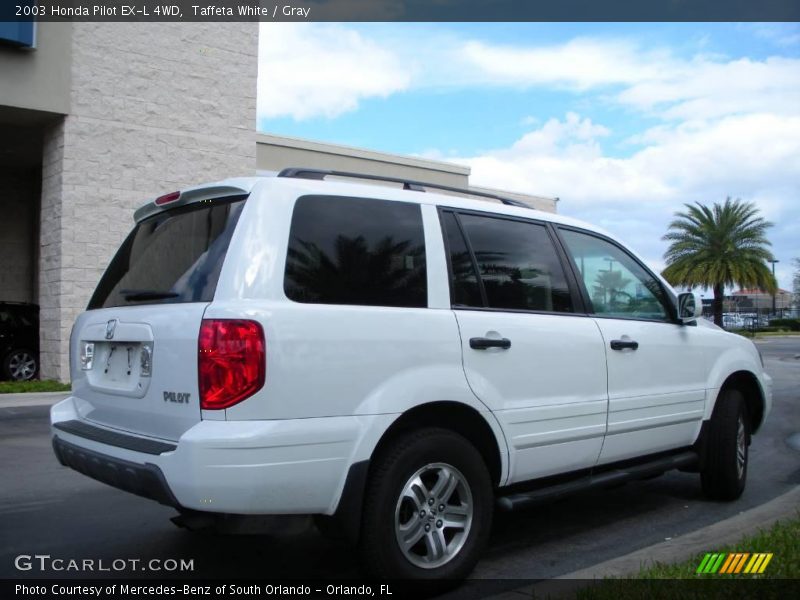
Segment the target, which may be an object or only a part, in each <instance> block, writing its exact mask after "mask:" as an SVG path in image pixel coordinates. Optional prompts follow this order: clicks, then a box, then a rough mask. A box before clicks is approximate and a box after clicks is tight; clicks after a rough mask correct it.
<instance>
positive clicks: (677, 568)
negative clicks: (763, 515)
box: [575, 514, 800, 600]
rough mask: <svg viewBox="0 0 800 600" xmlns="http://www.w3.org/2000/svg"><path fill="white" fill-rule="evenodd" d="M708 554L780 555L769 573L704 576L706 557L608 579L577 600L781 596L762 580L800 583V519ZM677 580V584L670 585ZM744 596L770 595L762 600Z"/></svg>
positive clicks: (582, 592) (580, 592)
mask: <svg viewBox="0 0 800 600" xmlns="http://www.w3.org/2000/svg"><path fill="white" fill-rule="evenodd" d="M707 551H708V552H726V553H729V552H748V553H751V554H753V553H756V552H771V553H773V554H774V556H773V557H772V560H771V561H770V563H769V564H768V565H767V568H766V570H765V572H764V573H762V574H760V575H752V574H745V573H739V574H733V575H723V574H698V573H697V567H698V566H700V562H701V561H702V560H703V557H704V556H705V552H702V553H700V554H697V555H696V556H694V557H693V558H691V559H689V560H687V561H684V562H680V563H675V564H658V563H657V564H655V565H653V566H650V567H647V568H643V569H641V570H640V571H639V572H638V573H637V574H635V575H633V576H632V578H631V579H616V578H608V579H603V580H602V581H599V582H597V583H596V584H592V585H589V586H588V587H585V588H582V589H578V590H576V593H575V598H578V599H581V600H626V599H628V598H649V599H650V600H654V599H659V598H676V597H682V598H695V597H696V598H709V597H713V598H732V597H733V596H737V595H738V596H740V597H774V596H775V597H780V596H781V595H782V594H783V593H784V592H785V590H783V585H784V584H783V583H782V582H780V581H775V584H778V585H780V586H781V587H775V585H773V584H769V583H768V582H764V581H761V582H759V580H785V579H794V580H797V579H800V514H798V516H797V517H795V518H793V519H788V520H785V521H779V522H778V523H776V524H775V525H773V526H772V527H771V528H770V529H767V530H761V531H759V532H758V533H757V534H755V535H752V536H748V537H745V538H743V539H742V540H741V541H740V542H739V543H737V544H735V545H732V546H725V547H722V548H712V547H709V548H708V550H707ZM664 580H671V581H664ZM737 590H738V591H739V592H750V593H757V592H764V593H763V594H761V593H759V594H757V595H756V596H751V595H750V594H748V593H744V594H737Z"/></svg>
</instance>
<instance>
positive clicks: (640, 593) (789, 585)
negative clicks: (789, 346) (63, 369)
mask: <svg viewBox="0 0 800 600" xmlns="http://www.w3.org/2000/svg"><path fill="white" fill-rule="evenodd" d="M509 593H513V594H514V597H519V598H520V599H523V598H553V599H555V598H576V597H577V598H587V599H593V600H618V599H619V598H627V597H630V598H648V600H661V599H663V600H672V599H674V598H702V599H703V600H707V599H711V600H714V599H719V600H731V598H735V599H736V600H745V599H749V598H752V599H758V600H772V599H775V600H778V599H781V600H783V599H785V598H797V597H798V596H800V581H798V580H792V579H756V578H753V577H752V576H742V577H739V576H734V577H730V576H727V577H723V576H719V577H714V578H707V577H698V578H697V579H673V580H663V579H658V580H656V579H609V580H574V579H553V580H547V581H532V580H524V579H482V580H467V581H464V582H456V581H431V582H410V581H383V582H381V581H351V580H329V581H321V580H308V581H306V580H246V579H245V580H233V579H232V580H225V579H213V580H199V579H198V580H186V579H164V580H147V579H127V580H123V579H113V578H110V579H96V580H82V579H71V580H70V579H67V580H53V579H50V580H48V579H40V580H30V579H27V580H22V579H20V580H12V579H5V580H2V582H0V597H2V598H3V599H4V600H10V599H12V598H13V599H23V598H47V599H58V600H67V599H75V600H77V599H86V598H94V599H97V600H111V599H113V600H117V599H120V600H128V599H131V600H133V599H142V598H147V599H151V600H156V599H158V600H162V599H165V598H166V599H176V598H180V599H186V598H192V599H194V598H212V599H214V600H223V599H226V598H228V599H230V600H243V599H251V598H267V597H271V598H287V599H288V598H303V599H315V600H319V599H323V598H352V599H354V600H363V599H367V598H382V599H384V600H405V599H406V598H408V599H414V600H419V599H422V598H434V597H435V598H440V599H443V600H455V599H456V598H457V599H458V600H472V599H478V598H489V597H492V596H498V595H503V594H505V595H504V596H503V597H509V596H508V594H509Z"/></svg>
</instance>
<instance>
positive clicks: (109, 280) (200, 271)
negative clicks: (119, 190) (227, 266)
mask: <svg viewBox="0 0 800 600" xmlns="http://www.w3.org/2000/svg"><path fill="white" fill-rule="evenodd" d="M243 206H244V199H242V198H238V199H236V200H218V201H214V202H212V203H202V204H192V205H189V206H186V207H181V208H176V209H173V210H168V211H165V212H162V213H158V214H156V215H153V216H152V217H150V218H147V219H144V220H143V221H141V222H140V223H138V224H137V225H136V227H134V229H133V231H132V232H131V234H130V235H129V236H128V237H127V239H126V240H125V241H124V242H123V244H122V246H121V247H120V249H119V251H118V252H117V254H116V256H114V258H113V259H112V260H111V264H109V266H108V269H106V272H105V274H104V275H103V278H102V279H101V280H100V283H99V284H98V286H97V289H96V290H95V293H94V296H92V299H91V301H90V302H89V309H93V308H106V307H109V306H126V305H135V304H152V303H179V302H211V300H212V299H213V298H214V291H215V290H216V288H217V280H218V279H219V272H220V269H222V263H223V261H224V260H225V253H226V252H227V251H228V244H229V243H230V241H231V236H232V235H233V230H234V229H235V227H236V223H237V222H238V220H239V214H240V213H241V211H242V207H243Z"/></svg>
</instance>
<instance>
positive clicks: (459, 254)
mask: <svg viewBox="0 0 800 600" xmlns="http://www.w3.org/2000/svg"><path fill="white" fill-rule="evenodd" d="M442 222H443V224H444V231H445V235H446V236H447V247H448V250H449V252H450V272H451V280H450V302H451V303H452V304H453V306H483V300H482V299H481V291H480V288H479V287H478V277H477V276H476V274H475V265H474V264H473V262H472V257H471V256H470V254H469V249H467V245H466V243H465V242H464V236H463V235H461V229H460V228H459V226H458V222H457V221H456V216H455V215H454V214H453V213H443V214H442Z"/></svg>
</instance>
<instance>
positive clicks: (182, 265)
mask: <svg viewBox="0 0 800 600" xmlns="http://www.w3.org/2000/svg"><path fill="white" fill-rule="evenodd" d="M244 202H245V198H244V196H241V195H240V196H234V197H227V198H219V199H205V200H204V201H203V202H196V203H191V204H184V205H181V206H179V207H177V208H174V209H170V210H166V211H162V212H157V213H156V214H153V215H151V216H148V217H146V218H144V219H143V220H141V221H140V222H139V223H137V224H136V226H135V227H134V229H133V231H132V232H131V233H130V235H129V236H128V237H127V239H126V240H125V242H124V243H123V244H122V246H121V247H120V249H119V251H118V252H117V254H116V256H115V257H114V258H113V260H112V261H111V263H110V264H109V267H108V269H107V270H106V272H105V274H104V275H103V278H102V279H101V280H100V283H99V284H98V286H97V289H96V290H95V293H94V295H93V296H92V299H91V301H90V302H89V307H88V310H87V311H86V312H85V313H83V314H82V315H81V316H80V317H79V318H78V320H77V321H76V323H75V327H74V329H73V332H72V338H71V341H70V368H71V374H72V386H73V394H74V396H75V397H76V398H78V399H79V400H78V406H79V410H80V412H81V414H82V417H83V418H85V419H86V420H88V421H92V422H95V423H97V424H100V425H104V426H107V427H112V428H115V429H120V430H124V431H129V432H133V433H137V434H142V435H146V436H151V437H157V438H161V439H168V440H177V439H178V438H179V437H180V436H181V434H183V433H184V432H185V431H186V430H187V429H189V428H190V427H192V426H193V425H195V424H196V423H198V422H199V421H200V419H201V412H200V403H199V395H198V379H197V340H198V334H199V331H200V325H201V322H202V319H203V314H204V312H205V309H206V307H207V306H208V304H209V303H210V302H211V301H212V299H213V297H214V292H215V290H216V286H217V281H218V279H219V274H220V270H221V268H222V264H223V262H224V259H225V255H226V252H227V249H228V245H229V244H230V240H231V237H232V235H233V232H234V230H235V228H236V224H237V222H238V219H239V215H240V214H241V211H242V209H243V206H244Z"/></svg>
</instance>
